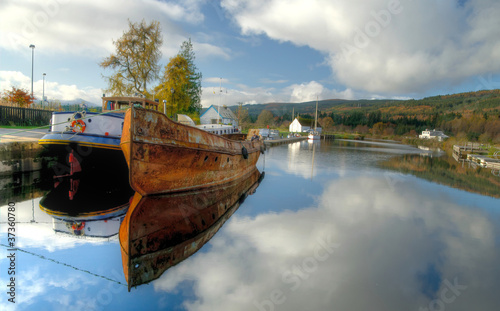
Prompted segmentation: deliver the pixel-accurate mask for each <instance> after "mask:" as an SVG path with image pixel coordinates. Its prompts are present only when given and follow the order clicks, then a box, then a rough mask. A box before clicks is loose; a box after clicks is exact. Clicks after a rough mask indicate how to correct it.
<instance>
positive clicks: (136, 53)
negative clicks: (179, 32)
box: [99, 20, 163, 96]
mask: <svg viewBox="0 0 500 311" xmlns="http://www.w3.org/2000/svg"><path fill="white" fill-rule="evenodd" d="M128 23H129V30H128V31H127V32H124V33H123V36H122V37H121V38H120V39H118V40H117V41H113V44H114V45H115V48H116V53H115V54H111V55H110V56H108V57H106V58H104V60H103V61H102V62H101V63H99V66H101V67H102V68H104V69H112V70H114V73H113V74H112V75H110V76H104V75H103V77H104V78H105V79H106V80H107V82H108V88H107V89H106V92H107V93H108V92H109V93H112V94H113V95H117V96H125V95H133V94H134V93H139V94H144V95H146V96H147V95H149V92H148V87H147V86H148V83H149V82H152V81H154V80H156V79H157V78H158V74H159V72H160V65H159V61H160V58H161V51H160V47H161V45H162V44H163V38H162V36H161V29H160V23H159V22H158V21H152V22H151V23H150V24H146V22H145V21H144V20H142V22H140V23H132V22H131V21H129V22H128Z"/></svg>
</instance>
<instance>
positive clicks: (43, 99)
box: [42, 72, 46, 107]
mask: <svg viewBox="0 0 500 311" xmlns="http://www.w3.org/2000/svg"><path fill="white" fill-rule="evenodd" d="M45 76H46V74H45V72H44V73H43V84H42V85H43V90H42V107H43V103H44V102H45Z"/></svg>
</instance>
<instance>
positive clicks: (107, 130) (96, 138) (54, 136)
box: [38, 97, 158, 152]
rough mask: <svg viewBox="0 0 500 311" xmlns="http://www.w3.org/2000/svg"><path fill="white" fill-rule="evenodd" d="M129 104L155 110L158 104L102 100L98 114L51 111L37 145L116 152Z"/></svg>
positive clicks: (132, 99) (125, 99)
mask: <svg viewBox="0 0 500 311" xmlns="http://www.w3.org/2000/svg"><path fill="white" fill-rule="evenodd" d="M132 105H136V106H137V105H139V106H141V107H143V108H147V109H154V110H158V103H157V102H155V101H152V100H148V99H145V98H140V97H103V98H102V113H95V112H87V111H86V109H84V110H82V111H63V112H53V113H52V118H51V122H50V123H51V126H50V129H49V133H48V134H46V135H44V136H43V137H42V138H41V139H40V140H39V141H38V143H39V144H40V145H45V146H49V147H61V146H62V147H63V148H66V146H76V147H79V146H81V147H90V148H96V149H103V150H116V151H120V152H121V149H120V138H121V135H122V128H123V120H124V117H125V111H126V110H127V109H128V108H129V107H131V106H132Z"/></svg>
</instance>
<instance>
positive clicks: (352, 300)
mask: <svg viewBox="0 0 500 311" xmlns="http://www.w3.org/2000/svg"><path fill="white" fill-rule="evenodd" d="M359 189H363V195H359ZM422 191H427V195H426V196H422V195H421V193H422ZM247 202H248V201H247ZM247 202H246V204H248V203H247ZM317 202H318V203H317V207H307V206H304V207H303V208H302V209H300V210H298V211H284V212H280V213H268V214H260V215H258V216H256V217H243V218H242V217H238V216H237V215H235V216H233V217H232V219H231V220H230V221H229V222H228V223H227V224H226V225H225V227H224V228H223V229H222V230H221V231H220V232H219V233H218V235H217V236H215V237H214V239H213V240H212V241H211V242H210V248H209V249H208V251H207V252H205V253H199V254H196V255H194V256H193V257H191V258H189V259H188V260H186V261H184V262H182V263H181V264H179V265H178V266H175V267H173V268H171V269H170V270H168V271H167V272H166V273H165V274H164V275H163V276H162V277H161V278H160V279H158V280H157V281H155V282H154V283H153V284H154V286H155V289H156V290H159V291H167V292H171V291H174V290H175V288H176V287H177V286H178V285H179V284H181V283H182V282H184V281H190V282H192V283H193V290H194V297H193V299H190V300H189V301H186V302H185V303H184V304H185V307H186V309H187V310H214V309H217V310H258V309H259V308H260V309H261V310H262V309H265V310H273V309H283V310H291V311H293V310H330V309H331V308H332V307H333V306H335V308H336V310H368V309H373V308H374V307H375V309H383V310H408V309H418V308H419V307H422V308H425V307H427V306H428V305H429V303H430V301H432V299H434V298H431V297H429V296H428V295H426V293H428V292H426V291H425V288H428V287H431V288H433V287H434V286H437V288H435V290H436V292H435V293H432V294H435V295H436V296H437V297H439V295H438V294H439V292H440V291H442V290H445V289H446V287H445V285H444V284H445V283H443V281H444V280H448V281H449V282H453V281H454V280H455V279H456V278H458V283H459V284H461V285H464V286H467V289H466V291H467V292H466V295H460V297H457V299H456V300H457V302H456V303H454V304H453V309H456V310H470V309H471V308H472V309H473V308H475V307H476V308H477V306H480V309H484V310H490V309H491V310H493V309H494V304H495V301H494V299H491V298H492V297H496V296H495V295H496V292H495V288H496V287H497V286H498V279H499V277H500V275H499V273H498V271H496V272H492V270H491V265H492V263H493V262H495V260H496V259H497V258H498V256H499V255H500V254H499V253H498V249H496V248H495V229H494V224H492V220H490V219H488V217H487V216H486V215H485V214H484V213H482V212H481V211H480V210H475V209H472V208H469V207H464V206H461V205H458V204H456V203H453V200H452V199H451V198H446V197H443V196H442V195H441V194H439V193H438V192H432V191H431V192H428V189H420V188H419V186H418V185H417V184H416V183H415V182H412V181H411V180H410V181H409V182H400V183H394V184H391V185H388V183H387V180H386V179H384V178H370V177H361V178H343V179H341V180H338V181H335V182H333V183H331V184H330V185H328V186H327V187H326V188H325V191H324V193H323V194H322V195H321V197H319V198H318V200H317ZM247 208H251V207H247ZM329 245H331V247H330V246H329ZM329 250H330V251H331V252H330V251H329ZM495 258H496V259H495ZM429 266H433V267H434V269H435V271H436V273H437V274H438V275H437V276H435V275H431V276H428V275H427V273H429ZM488 268H490V269H488ZM426 277H427V278H434V277H435V278H436V280H437V282H438V283H437V284H428V283H426V282H428V281H429V280H427V279H426ZM439 280H441V282H439ZM484 284H488V285H487V286H485V285H484ZM430 291H432V290H430ZM273 293H274V294H273ZM273 295H274V298H272V297H273ZM447 297H449V296H447ZM485 297H489V298H488V299H485ZM273 299H275V300H276V301H278V303H272V300H273ZM270 304H271V306H270ZM259 306H260V307H259Z"/></svg>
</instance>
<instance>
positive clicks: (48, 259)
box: [0, 244, 128, 287]
mask: <svg viewBox="0 0 500 311" xmlns="http://www.w3.org/2000/svg"><path fill="white" fill-rule="evenodd" d="M0 245H1V246H3V247H5V248H7V249H9V248H10V247H9V246H8V245H5V244H0ZM15 250H16V251H20V252H22V253H26V254H29V255H32V256H35V257H38V258H41V259H43V260H47V261H51V262H53V263H55V264H58V265H63V266H66V267H69V268H72V269H74V270H77V271H80V272H83V273H87V274H90V275H92V276H95V277H99V278H102V279H104V280H107V281H110V282H113V283H116V284H119V285H123V286H126V287H128V285H127V284H124V283H122V282H120V281H117V280H113V279H110V278H108V277H107V276H103V275H99V274H96V273H93V272H90V271H88V270H84V269H80V268H78V267H75V266H72V265H70V264H67V263H64V262H60V261H58V260H55V259H53V258H48V257H45V256H43V255H40V254H36V253H33V252H30V251H27V250H24V249H21V248H15Z"/></svg>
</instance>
